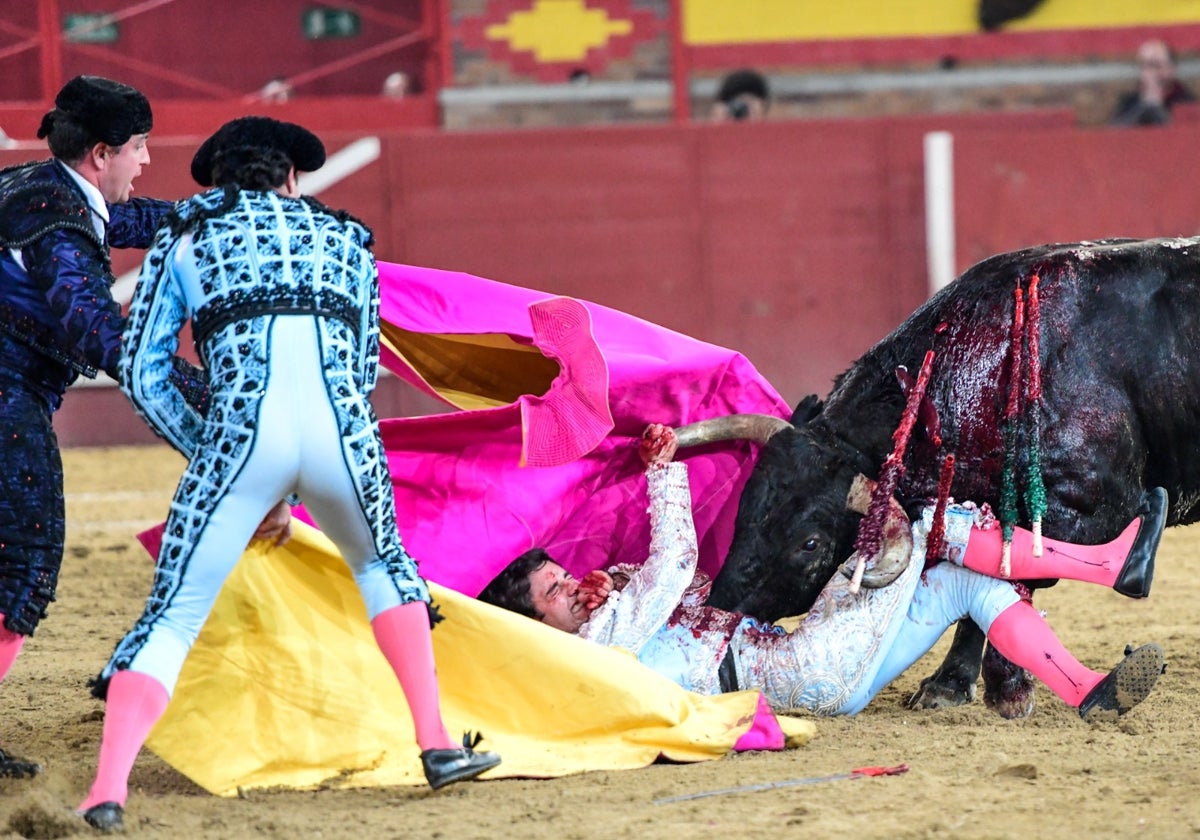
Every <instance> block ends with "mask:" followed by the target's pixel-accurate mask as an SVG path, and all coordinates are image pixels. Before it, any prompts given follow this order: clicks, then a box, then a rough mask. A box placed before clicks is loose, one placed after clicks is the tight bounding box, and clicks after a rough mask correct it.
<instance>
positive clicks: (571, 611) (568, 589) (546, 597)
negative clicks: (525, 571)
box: [529, 562, 592, 633]
mask: <svg viewBox="0 0 1200 840" xmlns="http://www.w3.org/2000/svg"><path fill="white" fill-rule="evenodd" d="M529 595H530V600H532V601H533V608H534V609H535V610H536V611H537V613H538V615H540V616H541V617H542V623H543V624H548V625H550V626H551V627H554V628H556V629H558V630H565V631H566V632H568V633H577V632H579V628H580V627H582V626H583V625H584V623H586V622H587V620H588V619H589V618H590V617H591V615H592V610H591V609H589V608H588V607H587V605H586V604H585V603H584V600H583V599H582V598H580V591H579V581H577V580H576V579H575V577H574V576H573V575H572V574H571V573H570V572H568V571H567V570H566V569H564V568H563V567H562V566H560V565H558V564H557V563H554V562H546V563H543V564H542V565H541V566H539V567H538V568H537V569H535V570H534V571H532V572H530V573H529Z"/></svg>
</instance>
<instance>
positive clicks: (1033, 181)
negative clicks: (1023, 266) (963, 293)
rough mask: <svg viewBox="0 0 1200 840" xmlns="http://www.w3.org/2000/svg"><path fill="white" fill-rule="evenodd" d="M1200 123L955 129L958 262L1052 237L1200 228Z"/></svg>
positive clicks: (1175, 232)
mask: <svg viewBox="0 0 1200 840" xmlns="http://www.w3.org/2000/svg"><path fill="white" fill-rule="evenodd" d="M1198 140H1200V124H1197V123H1194V122H1187V123H1183V122H1181V123H1177V124H1175V125H1172V126H1170V127H1165V128H1150V129H1118V128H1100V129H1085V130H1078V129H1069V128H1047V129H1044V130H1029V129H1026V130H1021V131H1013V132H1006V133H1004V134H1003V135H1001V136H998V134H997V132H995V131H963V132H959V133H957V134H956V135H955V139H954V150H955V167H954V171H955V208H956V211H957V212H956V216H957V219H956V225H957V245H956V250H957V255H958V267H959V269H960V270H962V269H965V268H966V267H967V266H969V265H971V264H972V263H975V262H977V261H978V260H981V259H983V258H984V257H987V256H991V255H992V254H996V253H1000V252H1002V251H1011V250H1014V249H1017V248H1023V247H1025V246H1028V245H1036V244H1039V243H1043V242H1074V241H1078V240H1083V239H1100V238H1102V237H1109V236H1134V237H1155V236H1196V235H1197V234H1200V194H1198V193H1197V190H1196V184H1195V182H1194V180H1193V178H1192V171H1193V166H1194V165H1195V164H1194V161H1195V156H1196V146H1197V141H1198Z"/></svg>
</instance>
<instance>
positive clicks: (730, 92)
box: [709, 70, 771, 122]
mask: <svg viewBox="0 0 1200 840" xmlns="http://www.w3.org/2000/svg"><path fill="white" fill-rule="evenodd" d="M770 101H771V88H770V86H769V85H768V84H767V79H766V77H765V76H763V74H762V73H759V72H758V71H757V70H736V71H734V72H733V73H730V74H729V75H728V76H726V77H725V78H724V79H722V80H721V86H720V88H718V89H717V99H716V101H715V102H713V104H712V108H711V109H710V110H709V119H711V120H712V121H713V122H727V121H729V120H751V121H754V120H761V119H765V118H766V116H767V109H768V108H769V107H770Z"/></svg>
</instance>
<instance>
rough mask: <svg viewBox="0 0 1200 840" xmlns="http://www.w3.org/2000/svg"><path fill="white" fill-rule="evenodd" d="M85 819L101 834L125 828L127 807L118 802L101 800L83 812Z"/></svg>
mask: <svg viewBox="0 0 1200 840" xmlns="http://www.w3.org/2000/svg"><path fill="white" fill-rule="evenodd" d="M83 819H84V821H85V822H86V823H87V824H88V825H90V826H91V827H92V828H94V829H96V830H97V831H99V832H100V833H101V834H117V833H119V832H122V831H124V830H125V809H124V808H122V807H121V806H120V805H118V804H117V803H116V802H101V803H100V804H99V805H93V806H92V807H91V808H88V809H87V810H86V811H84V812H83Z"/></svg>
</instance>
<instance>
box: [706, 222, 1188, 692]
mask: <svg viewBox="0 0 1200 840" xmlns="http://www.w3.org/2000/svg"><path fill="white" fill-rule="evenodd" d="M1035 274H1036V275H1037V276H1038V277H1039V278H1040V282H1039V284H1038V296H1039V299H1040V353H1039V354H1038V355H1039V362H1040V366H1041V385H1042V402H1041V411H1040V424H1041V429H1040V445H1041V466H1042V474H1043V476H1044V482H1045V487H1046V496H1047V499H1046V502H1047V510H1046V513H1045V517H1044V531H1045V533H1046V535H1047V536H1050V537H1054V538H1057V539H1064V540H1070V541H1074V542H1081V543H1099V542H1104V541H1107V540H1110V539H1112V538H1114V537H1116V536H1117V534H1118V533H1120V531H1121V530H1122V528H1123V527H1124V526H1125V525H1127V524H1128V523H1129V521H1130V520H1131V519H1132V518H1133V516H1134V512H1135V510H1136V508H1137V503H1138V499H1139V497H1140V496H1141V493H1142V491H1143V489H1145V488H1150V487H1155V486H1162V487H1165V488H1166V489H1167V491H1168V493H1169V496H1170V512H1169V514H1168V520H1167V522H1168V524H1169V525H1181V524H1187V523H1190V522H1193V521H1195V520H1196V519H1198V518H1200V240H1192V239H1189V240H1178V239H1169V240H1168V239H1160V240H1106V241H1103V242H1095V243H1086V242H1085V243H1074V244H1067V245H1046V246H1041V247H1036V248H1030V249H1027V250H1023V251H1017V252H1013V253H1008V254H1001V255H999V256H995V257H992V258H990V259H987V260H985V261H983V262H981V263H979V264H977V265H975V266H973V267H972V268H970V269H968V270H967V271H966V272H965V273H963V275H962V276H961V277H959V278H958V279H957V280H955V281H954V282H953V283H951V284H950V285H949V286H947V287H946V288H945V289H943V290H942V291H941V292H940V293H938V294H937V295H936V296H934V297H933V298H931V299H930V300H929V301H928V302H926V303H925V304H924V305H923V306H922V307H921V308H920V309H918V310H917V311H916V312H914V313H913V314H912V315H911V316H910V317H909V318H908V320H906V321H905V322H904V323H903V324H901V325H900V327H899V328H898V329H897V330H896V331H895V332H893V333H892V334H891V335H889V336H888V337H887V338H885V339H883V340H882V341H880V342H879V343H878V344H877V345H875V346H874V347H873V348H871V349H870V350H869V351H868V352H867V353H866V354H865V355H864V356H862V357H861V358H860V359H858V360H857V361H856V362H855V363H854V365H853V366H852V367H851V368H850V369H849V370H847V371H846V372H845V373H843V374H842V375H841V376H839V377H838V378H837V380H836V381H835V383H834V388H833V390H832V392H831V393H830V394H829V396H828V398H827V399H826V400H825V402H824V404H823V405H822V404H821V403H820V402H818V401H817V400H816V399H815V398H813V397H809V398H807V399H806V400H805V401H804V402H802V403H801V405H800V406H799V407H798V408H797V410H796V414H795V415H794V416H793V418H792V425H791V426H788V427H786V428H784V429H783V430H782V431H779V432H778V433H776V434H774V435H773V436H772V437H771V438H770V440H769V442H768V443H767V445H766V446H765V447H764V448H763V450H762V452H761V454H760V456H759V460H758V462H757V464H756V466H755V469H754V472H753V474H752V475H751V477H750V479H749V481H748V482H747V485H746V488H745V490H744V491H743V494H742V498H741V502H740V506H739V510H738V516H737V524H736V527H735V532H734V537H733V544H732V546H731V549H730V552H729V555H728V558H727V559H726V562H725V564H724V567H723V569H722V571H721V574H720V575H719V577H718V579H717V580H716V582H715V585H714V587H713V591H712V597H711V599H710V603H712V604H713V605H714V606H718V607H722V608H725V609H731V610H737V611H741V612H745V613H748V614H750V615H754V616H757V617H759V618H763V619H777V618H780V617H782V616H785V615H793V614H798V613H801V612H804V611H806V610H807V609H808V608H809V607H810V606H811V605H812V603H813V600H814V598H815V597H816V595H817V593H818V592H819V591H820V590H821V588H822V587H823V586H824V585H825V584H826V583H827V582H828V580H829V579H830V577H831V576H832V575H833V574H834V573H835V571H836V569H837V567H838V566H839V564H840V563H842V562H843V561H844V560H845V559H846V558H847V557H848V556H849V555H850V553H851V551H852V547H853V543H854V540H855V536H856V533H857V528H858V520H859V516H858V515H856V514H853V513H851V512H849V511H847V510H846V507H845V498H846V493H847V490H848V488H849V487H850V483H851V480H852V479H853V477H854V475H855V474H856V473H860V472H861V473H865V474H866V475H868V476H871V477H875V476H876V475H877V474H878V472H879V470H880V468H881V466H882V465H883V463H884V460H885V458H886V457H887V456H888V455H889V453H890V452H891V451H892V448H893V445H894V444H893V439H892V433H893V431H894V430H895V429H896V428H897V425H898V423H899V421H900V419H901V415H902V413H903V409H904V406H905V393H904V391H902V389H901V386H900V384H899V379H898V376H897V369H898V368H900V367H904V368H906V369H907V370H908V371H909V372H911V373H912V374H914V375H915V373H916V371H917V370H918V369H919V367H920V365H921V362H922V359H923V357H924V356H925V353H926V351H927V350H929V349H932V350H933V351H934V352H935V354H936V356H935V360H934V363H933V371H932V376H931V378H930V381H929V384H928V389H927V392H926V404H925V405H924V406H923V411H922V413H921V421H919V422H918V423H917V424H916V427H915V430H914V432H913V435H912V439H911V441H910V444H909V447H908V452H907V457H906V459H905V467H906V473H905V474H904V476H903V478H902V480H901V482H900V485H899V492H898V494H897V496H898V498H899V499H900V501H901V502H902V503H905V504H908V503H910V502H913V501H918V500H922V499H928V498H933V497H934V496H936V491H937V483H938V474H939V468H940V465H941V461H942V458H943V457H944V455H945V453H946V452H953V453H954V454H955V458H956V471H955V473H954V480H953V485H952V488H951V494H952V495H953V496H954V497H955V498H957V499H973V500H975V501H977V502H984V501H986V502H989V503H990V504H991V505H992V506H993V508H995V509H997V510H998V509H999V507H998V503H999V502H1000V487H1001V472H1002V468H1003V466H1004V440H1003V415H1004V412H1005V408H1006V405H1008V387H1009V364H1010V345H1011V344H1012V325H1013V314H1014V309H1015V301H1014V289H1016V288H1017V286H1018V285H1020V286H1022V287H1023V288H1025V289H1028V281H1029V279H1030V278H1031V277H1032V276H1033V275H1035ZM938 423H940V438H941V441H942V442H943V443H942V447H941V449H940V450H939V449H938V448H937V447H936V446H935V445H934V442H933V441H934V439H935V437H936V436H935V435H934V434H932V432H934V431H935V430H936V424H938ZM1029 443H1030V440H1029V438H1028V436H1024V437H1022V438H1021V440H1020V441H1019V444H1020V445H1019V446H1018V447H1017V452H1018V458H1019V468H1018V470H1017V475H1020V476H1023V475H1024V470H1025V466H1026V463H1027V456H1028V453H1029V451H1030V446H1029ZM1021 524H1023V525H1025V526H1026V527H1028V524H1029V523H1028V522H1027V521H1026V522H1022V523H1021ZM983 643H984V638H983V634H982V633H981V632H980V631H979V629H978V628H977V627H975V626H974V625H968V624H967V622H965V621H964V622H960V625H959V628H958V631H957V634H956V637H955V642H954V644H953V646H952V648H951V651H950V653H949V654H948V656H947V658H946V661H945V662H944V663H943V664H942V666H941V667H940V668H939V669H938V672H937V673H936V674H934V675H933V676H932V677H931V678H929V679H927V680H926V681H925V683H924V684H923V687H922V691H921V692H919V693H918V696H917V697H915V698H914V700H913V703H914V705H925V706H934V705H952V704H957V703H961V702H966V701H968V700H969V699H971V698H972V697H973V696H974V689H975V682H976V680H977V679H978V676H979V672H980V667H981V664H980V663H981V658H982V657H981V654H982V651H983ZM997 659H998V655H997ZM1006 664H1007V663H1004V662H1003V660H999V662H998V663H997V668H995V669H993V668H991V667H989V668H988V669H986V672H985V686H986V687H987V691H988V701H989V703H990V704H991V705H993V706H994V707H997V708H998V710H999V711H1000V712H1001V713H1002V714H1006V715H1008V716H1017V715H1021V714H1025V713H1027V712H1028V710H1029V709H1031V708H1032V706H1031V705H1029V704H1031V702H1032V692H1031V691H1030V690H1029V686H1028V683H1027V682H1025V683H1024V684H1023V687H1021V688H1018V689H1013V694H1014V695H1015V696H1013V697H1010V698H1008V699H1007V700H1006V699H1005V697H1004V693H1005V691H1006V688H1005V686H1004V685H1003V684H1002V681H1003V680H1005V679H1007V680H1009V681H1010V683H1011V682H1012V681H1013V677H1014V671H1013V670H1012V669H1011V668H1010V669H1009V671H1008V673H1007V674H1005V673H1004V672H1003V667H1002V666H1004V665H1006ZM1015 673H1016V674H1019V675H1020V676H1021V677H1023V674H1020V672H1015ZM1019 681H1020V680H1019V679H1018V682H1019ZM1010 688H1011V686H1010ZM1006 703H1008V704H1009V705H1008V706H1007V707H1006V705H1005V704H1006Z"/></svg>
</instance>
